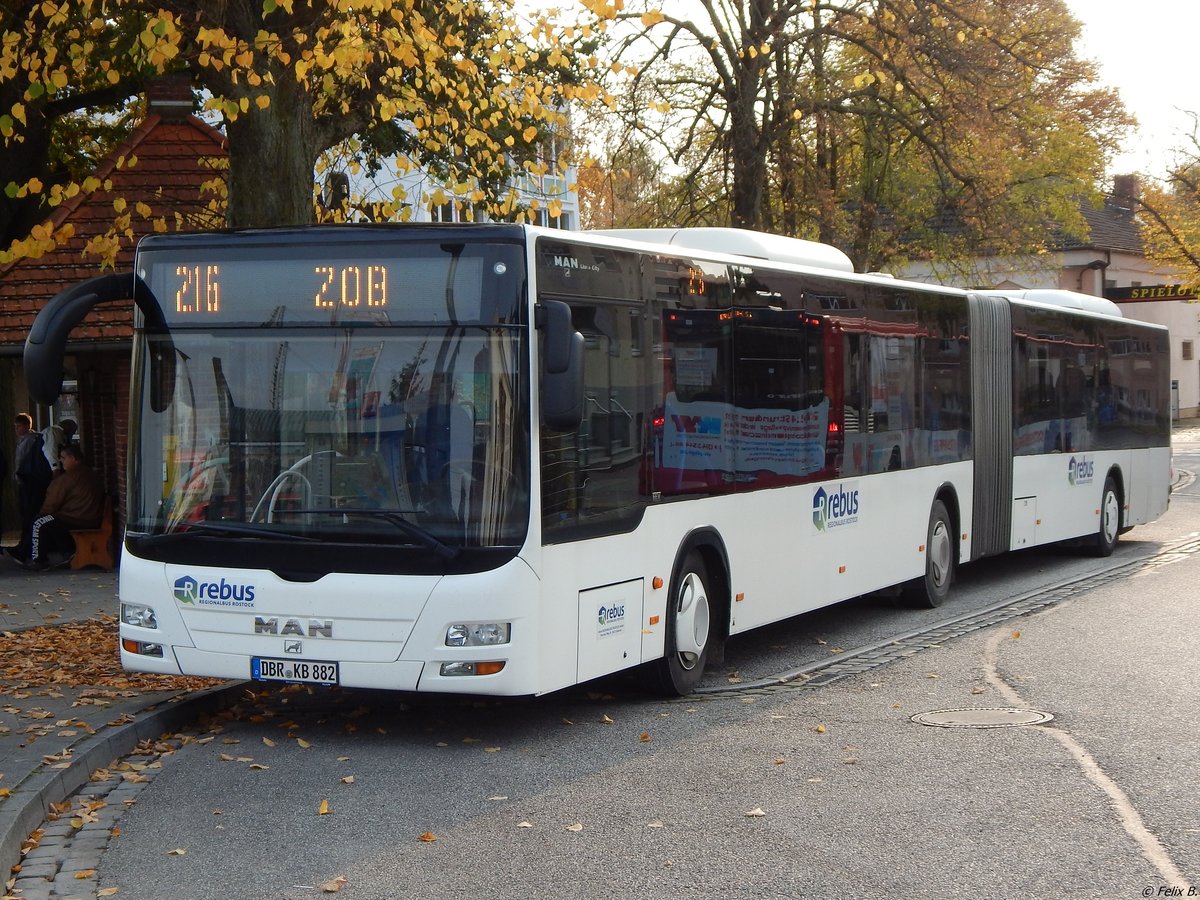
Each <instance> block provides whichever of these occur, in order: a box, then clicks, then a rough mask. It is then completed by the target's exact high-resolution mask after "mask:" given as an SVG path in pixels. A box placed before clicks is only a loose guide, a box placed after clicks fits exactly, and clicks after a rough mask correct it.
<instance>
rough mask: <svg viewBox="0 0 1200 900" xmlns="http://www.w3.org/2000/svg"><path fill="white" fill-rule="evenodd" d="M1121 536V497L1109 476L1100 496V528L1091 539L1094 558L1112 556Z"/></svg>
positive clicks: (1105, 480)
mask: <svg viewBox="0 0 1200 900" xmlns="http://www.w3.org/2000/svg"><path fill="white" fill-rule="evenodd" d="M1120 536H1121V495H1120V493H1119V492H1118V491H1117V482H1116V481H1115V480H1113V477H1112V476H1111V475H1109V476H1108V477H1107V478H1105V479H1104V493H1103V494H1101V495H1100V527H1099V529H1097V531H1096V536H1095V537H1094V538H1093V539H1092V554H1093V555H1094V556H1100V557H1105V556H1112V552H1113V550H1115V549H1116V547H1117V539H1118V538H1120Z"/></svg>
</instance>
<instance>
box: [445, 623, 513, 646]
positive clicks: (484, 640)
mask: <svg viewBox="0 0 1200 900" xmlns="http://www.w3.org/2000/svg"><path fill="white" fill-rule="evenodd" d="M511 634H512V623H511V622H480V623H476V624H474V625H451V626H450V627H449V628H447V629H446V646H447V647H494V646H495V645H496V644H507V643H508V639H509V635H511Z"/></svg>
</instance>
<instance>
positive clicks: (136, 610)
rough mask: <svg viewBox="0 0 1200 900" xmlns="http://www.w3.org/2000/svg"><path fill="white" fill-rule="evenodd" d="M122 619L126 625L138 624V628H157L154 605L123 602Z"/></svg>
mask: <svg viewBox="0 0 1200 900" xmlns="http://www.w3.org/2000/svg"><path fill="white" fill-rule="evenodd" d="M121 621H122V622H123V623H124V624H126V625H136V626H137V627H138V628H157V627H158V619H157V618H155V615H154V609H153V607H149V606H143V605H142V604H141V603H122V604H121Z"/></svg>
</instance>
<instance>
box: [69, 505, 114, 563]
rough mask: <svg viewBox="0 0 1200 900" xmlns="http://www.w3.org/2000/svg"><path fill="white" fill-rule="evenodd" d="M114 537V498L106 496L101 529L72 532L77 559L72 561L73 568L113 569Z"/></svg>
mask: <svg viewBox="0 0 1200 900" xmlns="http://www.w3.org/2000/svg"><path fill="white" fill-rule="evenodd" d="M112 536H113V501H112V497H108V496H106V497H105V498H104V514H103V516H102V517H101V519H100V527H99V528H86V529H83V530H82V531H72V532H71V538H72V539H73V540H74V541H75V558H74V559H72V560H71V568H72V569H82V568H85V567H86V566H99V567H100V568H102V569H111V568H112V567H113V554H112Z"/></svg>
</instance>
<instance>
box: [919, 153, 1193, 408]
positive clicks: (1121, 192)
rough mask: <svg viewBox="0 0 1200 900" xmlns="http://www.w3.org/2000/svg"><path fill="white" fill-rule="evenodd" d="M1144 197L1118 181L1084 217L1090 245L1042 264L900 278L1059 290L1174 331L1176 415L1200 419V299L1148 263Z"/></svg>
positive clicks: (1169, 272)
mask: <svg viewBox="0 0 1200 900" xmlns="http://www.w3.org/2000/svg"><path fill="white" fill-rule="evenodd" d="M1138 190H1139V188H1138V183H1137V178H1136V176H1133V175H1120V176H1117V178H1115V179H1114V185H1113V192H1112V193H1111V194H1110V195H1109V196H1108V197H1107V198H1106V199H1105V202H1104V206H1103V207H1102V208H1100V209H1094V208H1091V207H1085V208H1084V209H1083V210H1082V212H1083V215H1084V218H1085V219H1087V222H1088V225H1089V226H1090V229H1091V234H1090V236H1089V237H1088V238H1087V239H1086V240H1085V241H1083V242H1078V241H1070V242H1064V243H1062V244H1060V245H1059V246H1058V247H1056V248H1054V249H1052V250H1051V251H1050V252H1048V253H1046V254H1044V255H1039V256H1021V257H1011V256H1010V257H980V258H978V259H976V260H975V271H974V273H973V274H972V275H971V276H969V277H963V276H962V275H961V274H955V273H949V272H944V271H941V270H940V269H939V268H938V266H937V262H936V260H935V261H930V262H917V263H913V264H911V265H909V266H908V267H906V268H904V269H902V270H900V271H899V272H897V273H896V274H898V275H900V276H901V277H903V278H910V279H912V280H914V281H923V282H933V283H939V284H953V285H956V286H959V287H969V288H979V289H988V288H995V289H1013V290H1015V289H1037V288H1058V289H1062V290H1069V291H1080V292H1081V293H1084V294H1093V295H1095V296H1102V297H1105V298H1107V299H1109V300H1112V301H1114V302H1115V303H1117V304H1118V305H1119V306H1120V307H1121V312H1122V313H1124V314H1125V315H1126V316H1127V317H1128V318H1131V319H1137V320H1139V321H1142V322H1153V323H1155V324H1158V325H1165V326H1166V327H1167V328H1168V330H1169V331H1170V333H1171V379H1172V382H1173V385H1174V386H1175V388H1176V390H1175V391H1173V403H1174V405H1175V415H1176V416H1178V417H1181V418H1194V417H1197V416H1200V357H1198V356H1197V352H1196V348H1197V346H1198V345H1200V298H1198V297H1197V296H1196V295H1195V294H1189V293H1187V292H1186V291H1184V290H1182V289H1181V287H1180V284H1179V281H1180V278H1179V273H1178V272H1176V271H1175V270H1173V269H1166V268H1163V267H1161V266H1158V265H1156V264H1155V263H1152V262H1151V261H1149V260H1147V259H1146V258H1145V256H1144V255H1143V249H1142V239H1141V235H1140V233H1139V230H1138V226H1137V222H1136V220H1135V216H1134V210H1135V207H1136V206H1137V199H1138Z"/></svg>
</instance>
